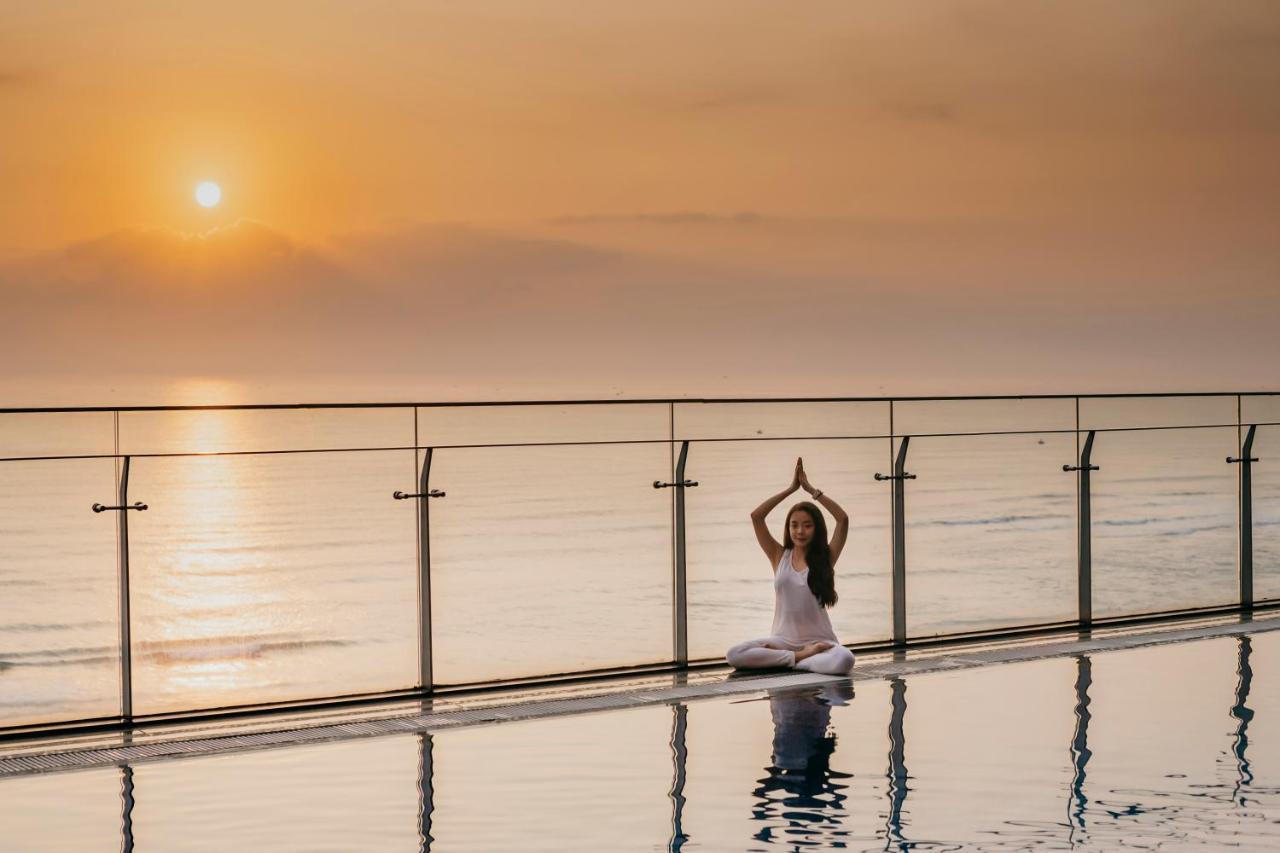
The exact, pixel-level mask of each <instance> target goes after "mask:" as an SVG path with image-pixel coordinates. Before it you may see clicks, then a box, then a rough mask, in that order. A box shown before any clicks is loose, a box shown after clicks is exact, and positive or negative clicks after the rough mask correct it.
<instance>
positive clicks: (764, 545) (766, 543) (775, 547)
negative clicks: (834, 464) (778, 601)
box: [751, 459, 804, 571]
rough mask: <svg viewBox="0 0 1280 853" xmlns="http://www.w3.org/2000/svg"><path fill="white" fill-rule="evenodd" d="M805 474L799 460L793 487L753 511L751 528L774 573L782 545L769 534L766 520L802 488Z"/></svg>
mask: <svg viewBox="0 0 1280 853" xmlns="http://www.w3.org/2000/svg"><path fill="white" fill-rule="evenodd" d="M803 472H804V467H803V464H802V463H801V461H800V460H799V459H797V460H796V470H795V474H794V475H792V477H791V485H790V486H788V487H787V488H786V489H784V490H783V491H781V492H778V493H777V494H776V495H773V496H772V497H769V498H766V499H765V502H764V503H762V504H760V506H758V507H756V508H755V509H753V510H751V526H752V527H754V528H755V530H756V541H757V542H759V543H760V550H762V551H764V554H765V556H766V557H768V558H769V568H770V569H772V570H773V571H777V570H778V561H779V560H781V559H782V543H781V542H779V541H778V540H777V539H774V538H773V534H772V533H770V532H769V528H768V526H767V525H765V519H766V518H768V517H769V513H771V512H773V510H774V508H775V507H777V505H778V504H780V503H782V502H783V501H784V500H786V498H787V495H789V494H791V493H792V492H794V491H795V490H796V489H798V488H800V475H801V474H802V473H803Z"/></svg>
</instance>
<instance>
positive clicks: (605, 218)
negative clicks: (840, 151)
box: [549, 210, 765, 225]
mask: <svg viewBox="0 0 1280 853" xmlns="http://www.w3.org/2000/svg"><path fill="white" fill-rule="evenodd" d="M763 221H765V217H764V216H763V215H761V214H759V213H756V212H755V211H751V210H745V211H741V212H739V213H728V214H725V213H704V212H700V211H692V210H682V211H674V212H672V213H586V214H571V215H566V216H556V217H553V218H552V219H550V220H549V222H550V223H551V224H552V225H756V224H759V223H761V222H763Z"/></svg>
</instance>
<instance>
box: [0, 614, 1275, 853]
mask: <svg viewBox="0 0 1280 853" xmlns="http://www.w3.org/2000/svg"><path fill="white" fill-rule="evenodd" d="M1078 847H1081V848H1092V849H1101V850H1112V849H1118V848H1128V847H1134V848H1141V849H1186V848H1191V847H1200V848H1203V849H1221V848H1227V847H1230V848H1233V849H1245V850H1274V849H1277V848H1280V632H1258V633H1254V634H1251V635H1245V636H1240V637H1231V638H1222V637H1218V638H1212V639H1203V640H1195V641H1188V642H1179V643H1171V644H1167V645H1160V646H1151V647H1146V648H1138V649H1128V650H1122V651H1110V652H1104V653H1096V654H1092V655H1089V656H1083V655H1082V656H1076V657H1060V658H1052V659H1045V660H1036V661H1029V662H1023V663H1008V664H1001V665H992V666H986V667H981V668H969V669H964V670H961V671H955V672H933V673H920V674H915V675H908V676H905V677H895V678H889V679H884V680H869V681H859V682H857V683H856V685H854V684H850V683H848V682H841V683H832V684H828V685H824V686H822V687H821V688H804V689H789V690H779V691H773V692H770V693H763V692H762V693H759V694H742V695H738V696H735V697H729V698H726V697H716V698H707V699H702V700H696V701H689V702H682V703H674V704H670V705H651V706H645V707H637V708H629V709H624V710H613V711H604V712H596V713H590V714H580V715H573V716H563V717H554V718H546V719H537V720H528V721H521V722H509V723H502V724H496V725H480V726H473V727H467V728H457V729H449V730H441V731H437V732H434V733H419V734H408V735H405V734H397V735H388V736H383V737H373V738H363V739H353V740H347V741H339V742H334V743H326V744H320V745H315V744H312V745H306V746H293V747H285V748H275V749H271V750H263V751H257V752H240V753H232V754H223V755H216V756H204V757H199V758H186V759H168V760H162V761H151V762H140V763H138V764H137V765H136V766H124V767H111V768H105V769H102V768H99V769H89V770H80V771H74V772H63V773H46V774H39V775H31V776H19V777H11V778H8V779H5V780H0V850H5V851H53V850H76V851H94V850H102V851H117V850H121V849H124V850H138V851H152V850H156V851H171V850H193V851H200V850H209V851H215V850H216V851H224V850H254V851H352V850H370V851H373V850H377V851H396V850H402V851H422V850H436V851H453V850H462V851H470V850H475V851H498V850H520V851H525V850H528V851H542V850H545V851H563V850H583V851H588V850H589V851H613V850H636V851H642V850H686V851H695V850H708V851H711V850H716V851H719V850H724V851H750V850H760V851H768V850H797V851H798V850H823V849H841V850H908V849H911V850H1025V849H1044V850H1059V849H1062V850H1066V849H1075V848H1078Z"/></svg>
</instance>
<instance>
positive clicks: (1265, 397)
mask: <svg viewBox="0 0 1280 853" xmlns="http://www.w3.org/2000/svg"><path fill="white" fill-rule="evenodd" d="M1240 423H1242V424H1245V425H1246V426H1247V425H1249V424H1280V394H1258V395H1256V396H1248V395H1241V397H1240Z"/></svg>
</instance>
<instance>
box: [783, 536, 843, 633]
mask: <svg viewBox="0 0 1280 853" xmlns="http://www.w3.org/2000/svg"><path fill="white" fill-rule="evenodd" d="M773 594H774V600H773V636H775V637H782V638H783V639H784V640H790V641H792V642H795V643H811V642H813V641H814V640H828V641H830V642H832V643H839V642H840V641H839V640H837V639H836V632H835V630H834V629H832V627H831V619H830V618H829V617H828V616H827V611H826V610H825V609H824V608H823V607H822V605H820V604H819V603H818V597H817V596H816V595H814V594H813V591H812V590H810V589H809V570H808V569H807V568H806V569H805V570H804V571H802V572H797V571H796V570H795V569H793V568H791V549H790V548H788V549H786V550H785V551H783V552H782V559H781V560H779V561H778V570H777V571H775V572H774V573H773Z"/></svg>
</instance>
